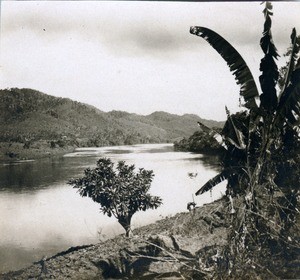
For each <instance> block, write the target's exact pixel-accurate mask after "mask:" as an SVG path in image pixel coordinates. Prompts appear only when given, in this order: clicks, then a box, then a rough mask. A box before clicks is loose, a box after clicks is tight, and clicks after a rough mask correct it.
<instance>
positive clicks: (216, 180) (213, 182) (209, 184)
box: [196, 168, 241, 195]
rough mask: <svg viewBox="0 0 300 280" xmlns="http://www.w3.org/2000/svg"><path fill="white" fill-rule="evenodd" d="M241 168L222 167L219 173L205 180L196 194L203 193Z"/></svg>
mask: <svg viewBox="0 0 300 280" xmlns="http://www.w3.org/2000/svg"><path fill="white" fill-rule="evenodd" d="M240 170H241V168H227V169H224V170H223V171H222V172H221V173H219V174H218V175H216V176H215V177H213V178H212V179H210V180H209V181H207V182H206V183H205V184H204V185H203V186H202V187H201V188H200V189H199V190H198V191H197V192H196V195H199V194H203V193H205V192H207V191H209V190H210V189H212V188H213V187H214V186H216V185H218V184H219V183H221V182H223V181H224V180H226V179H228V178H229V177H230V176H232V175H234V174H237V173H239V172H240Z"/></svg>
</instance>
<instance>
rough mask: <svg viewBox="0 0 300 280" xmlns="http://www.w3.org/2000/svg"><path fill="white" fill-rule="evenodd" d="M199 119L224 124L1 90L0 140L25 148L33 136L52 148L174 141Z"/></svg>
mask: <svg viewBox="0 0 300 280" xmlns="http://www.w3.org/2000/svg"><path fill="white" fill-rule="evenodd" d="M197 121H200V122H202V123H204V124H205V125H207V126H209V127H212V126H214V127H221V126H222V125H223V122H216V121H209V120H204V119H201V118H200V117H199V116H196V115H183V116H178V115H174V114H169V113H165V112H154V113H152V114H150V115H147V116H143V115H137V114H131V113H127V112H122V111H111V112H108V113H106V112H103V111H100V110H98V109H97V108H95V107H93V106H91V105H87V104H83V103H80V102H76V101H72V100H71V99H68V98H60V97H54V96H50V95H47V94H44V93H41V92H39V91H35V90H32V89H17V88H13V89H5V90H0V124H1V126H0V142H10V143H12V142H18V143H23V144H24V146H25V148H26V145H27V146H30V145H31V144H32V143H34V142H36V141H46V142H47V143H48V144H49V146H50V147H52V148H54V147H55V146H63V145H66V144H67V145H74V146H107V145H123V144H126V145H129V144H137V143H163V142H173V141H174V140H178V139H179V138H182V137H188V136H190V135H191V134H193V133H194V132H195V131H196V130H197V129H198V128H197Z"/></svg>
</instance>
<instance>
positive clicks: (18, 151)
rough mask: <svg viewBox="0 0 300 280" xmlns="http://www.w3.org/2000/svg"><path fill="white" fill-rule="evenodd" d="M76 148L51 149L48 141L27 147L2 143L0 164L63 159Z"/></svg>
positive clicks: (0, 143)
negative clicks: (51, 158) (52, 158)
mask: <svg viewBox="0 0 300 280" xmlns="http://www.w3.org/2000/svg"><path fill="white" fill-rule="evenodd" d="M75 149H76V147H75V146H70V145H64V146H62V147H60V146H58V145H56V146H55V147H53V148H51V146H50V145H49V143H48V141H45V140H40V141H36V142H34V143H33V144H31V146H30V147H26V145H25V144H24V143H19V142H10V143H9V142H0V162H12V161H19V160H34V159H40V158H47V157H61V156H63V155H64V154H66V153H70V152H73V151H74V150H75Z"/></svg>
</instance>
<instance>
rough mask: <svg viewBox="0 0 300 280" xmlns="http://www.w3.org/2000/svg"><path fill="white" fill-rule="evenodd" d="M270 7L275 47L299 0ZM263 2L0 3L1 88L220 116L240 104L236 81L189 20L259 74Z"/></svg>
mask: <svg viewBox="0 0 300 280" xmlns="http://www.w3.org/2000/svg"><path fill="white" fill-rule="evenodd" d="M273 6H274V7H273V12H274V16H273V26H272V30H273V38H274V41H275V45H276V46H277V48H278V51H279V53H280V54H282V53H283V52H284V51H285V50H286V49H287V47H288V46H289V44H290V33H291V30H292V28H293V27H296V29H297V31H298V32H300V20H299V15H300V2H275V3H273ZM262 10H263V6H262V5H261V4H260V2H248V3H247V2H242V3H241V2H240V3H238V2H232V3H230V2H226V3H220V2H201V3H195V2H191V3H183V2H117V1H116V2H113V1H109V2H102V1H101V2H100V1H93V2H84V1H82V2H81V1H75V2H71V1H61V2H59V1H54V2H50V1H41V2H39V1H31V2H30V1H2V2H1V57H0V65H1V68H0V69H1V73H0V87H1V88H2V89H3V88H7V87H9V88H11V87H19V88H23V87H26V88H32V89H36V90H39V91H42V92H44V93H47V94H50V95H54V96H61V97H68V98H71V99H73V100H77V101H80V102H85V103H88V104H91V105H94V106H96V107H97V108H99V109H100V110H103V111H110V110H123V111H128V112H132V113H138V114H150V113H152V112H154V111H166V112H170V113H175V114H180V115H182V114H185V113H189V114H190V113H193V114H197V115H199V116H201V117H203V118H208V119H215V120H224V119H225V110H224V106H225V105H227V106H228V108H229V109H230V110H231V111H232V112H234V111H236V110H238V97H239V89H238V87H237V86H236V84H235V80H234V77H233V76H232V75H231V74H230V72H229V69H228V68H227V65H226V63H225V62H224V61H223V59H222V58H221V57H220V56H219V54H218V53H217V52H216V51H215V50H213V49H212V48H211V47H210V46H209V45H208V43H207V42H206V41H204V40H203V39H202V38H200V37H196V36H194V35H191V34H190V33H189V29H190V26H193V25H199V26H205V27H208V28H211V29H213V30H214V31H216V32H218V33H219V34H220V35H222V36H223V37H224V38H225V39H227V40H228V41H229V42H230V43H231V44H232V45H233V46H234V47H235V48H236V49H237V50H238V51H239V52H240V53H241V54H242V56H243V57H244V59H245V60H246V62H247V63H248V65H249V67H250V69H251V70H252V72H253V74H254V75H256V76H258V75H259V71H258V69H259V62H260V59H261V57H262V51H261V49H260V47H259V40H260V38H261V33H262V29H263V22H264V18H263V14H262ZM282 59H283V61H284V58H282ZM283 61H281V63H283Z"/></svg>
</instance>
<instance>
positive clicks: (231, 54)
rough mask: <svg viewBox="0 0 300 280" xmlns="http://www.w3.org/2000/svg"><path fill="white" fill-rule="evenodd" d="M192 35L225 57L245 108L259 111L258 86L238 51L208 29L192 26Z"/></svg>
mask: <svg viewBox="0 0 300 280" xmlns="http://www.w3.org/2000/svg"><path fill="white" fill-rule="evenodd" d="M190 33H191V34H193V35H197V36H199V37H202V38H203V39H205V40H206V41H207V42H208V43H209V44H210V45H211V46H212V47H213V48H214V49H215V50H216V51H217V52H218V53H219V54H220V55H221V56H222V57H223V59H224V60H225V61H226V62H227V65H228V66H229V68H230V71H231V72H232V73H233V75H234V76H235V79H236V82H237V84H238V85H239V86H240V95H241V96H242V97H243V98H244V101H245V107H246V108H248V109H250V110H257V108H258V107H257V104H256V101H255V98H256V97H258V96H259V93H258V90H257V86H256V84H255V81H254V78H253V75H252V73H251V71H250V69H249V67H248V66H247V64H246V62H245V60H244V59H243V58H242V56H241V55H240V54H239V53H238V51H237V50H236V49H235V48H234V47H233V46H232V45H231V44H230V43H229V42H228V41H226V40H225V39H224V38H223V37H222V36H220V35H219V34H218V33H216V32H214V31H212V30H211V29H208V28H206V27H201V26H192V27H191V28H190Z"/></svg>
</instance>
